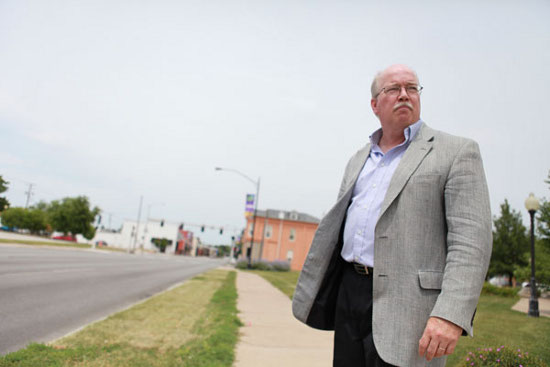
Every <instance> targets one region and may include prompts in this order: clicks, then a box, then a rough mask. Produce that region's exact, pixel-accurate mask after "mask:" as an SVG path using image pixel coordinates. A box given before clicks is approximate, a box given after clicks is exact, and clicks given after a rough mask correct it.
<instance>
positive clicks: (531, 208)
mask: <svg viewBox="0 0 550 367" xmlns="http://www.w3.org/2000/svg"><path fill="white" fill-rule="evenodd" d="M525 208H526V209H527V211H528V212H529V215H530V216H531V298H529V313H528V315H529V316H533V317H539V300H538V299H537V286H536V282H535V212H536V211H537V210H539V201H538V200H537V198H536V197H535V195H533V193H530V194H529V197H528V198H527V200H525Z"/></svg>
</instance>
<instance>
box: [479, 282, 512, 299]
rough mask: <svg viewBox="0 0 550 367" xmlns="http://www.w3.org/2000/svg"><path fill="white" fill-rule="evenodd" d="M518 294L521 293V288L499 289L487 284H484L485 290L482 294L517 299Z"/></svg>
mask: <svg viewBox="0 0 550 367" xmlns="http://www.w3.org/2000/svg"><path fill="white" fill-rule="evenodd" d="M518 292H519V288H511V287H497V286H494V285H492V284H489V283H487V282H485V284H483V289H482V290H481V293H482V294H494V295H497V296H503V297H511V298H514V297H517V295H518Z"/></svg>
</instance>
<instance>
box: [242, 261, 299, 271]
mask: <svg viewBox="0 0 550 367" xmlns="http://www.w3.org/2000/svg"><path fill="white" fill-rule="evenodd" d="M235 267H236V268H237V269H248V260H247V259H241V260H238V261H237V264H235ZM251 268H252V269H253V270H263V271H290V263H289V262H288V261H265V260H260V261H253V262H252V264H251Z"/></svg>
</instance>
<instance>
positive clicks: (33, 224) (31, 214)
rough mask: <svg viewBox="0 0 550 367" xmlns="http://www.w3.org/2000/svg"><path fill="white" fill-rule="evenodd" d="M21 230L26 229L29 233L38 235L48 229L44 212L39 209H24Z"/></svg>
mask: <svg viewBox="0 0 550 367" xmlns="http://www.w3.org/2000/svg"><path fill="white" fill-rule="evenodd" d="M22 228H25V229H28V230H29V231H31V233H39V232H40V231H44V230H46V228H48V218H47V215H46V212H44V211H42V210H39V209H26V210H25V216H24V220H23V226H22Z"/></svg>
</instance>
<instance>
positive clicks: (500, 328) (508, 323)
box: [252, 271, 550, 367]
mask: <svg viewBox="0 0 550 367" xmlns="http://www.w3.org/2000/svg"><path fill="white" fill-rule="evenodd" d="M252 272H253V273H255V274H258V275H260V276H262V277H264V278H265V279H266V280H268V281H269V282H270V283H271V284H273V285H274V286H275V287H276V288H278V289H280V290H281V291H282V292H283V293H284V294H286V295H288V296H289V297H291V298H292V294H293V293H294V288H295V286H296V282H297V281H298V276H299V274H300V272H298V271H292V272H274V271H252ZM517 301H518V297H513V296H510V295H506V296H502V295H495V294H490V293H488V292H484V294H482V295H481V297H480V299H479V304H478V308H477V312H476V317H475V319H474V335H475V337H474V338H470V337H461V338H460V340H459V342H458V345H457V347H456V349H455V352H454V353H453V354H452V355H451V356H449V358H448V360H447V366H449V367H456V366H459V365H461V364H462V362H463V359H464V358H465V356H466V354H468V352H469V351H476V350H477V348H487V347H499V346H501V345H505V346H507V347H510V348H513V349H516V350H517V349H521V350H522V351H527V352H529V354H530V355H533V356H537V357H539V358H541V359H542V360H543V361H544V362H546V363H547V364H550V348H549V347H548V346H549V345H550V318H547V317H540V318H532V317H528V316H527V315H526V314H524V313H521V312H517V311H513V310H511V307H512V306H513V305H514V304H515V303H516V302H517Z"/></svg>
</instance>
